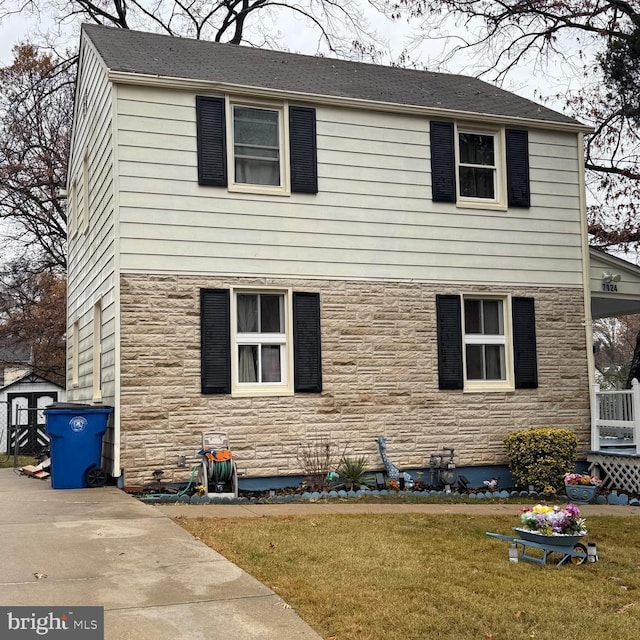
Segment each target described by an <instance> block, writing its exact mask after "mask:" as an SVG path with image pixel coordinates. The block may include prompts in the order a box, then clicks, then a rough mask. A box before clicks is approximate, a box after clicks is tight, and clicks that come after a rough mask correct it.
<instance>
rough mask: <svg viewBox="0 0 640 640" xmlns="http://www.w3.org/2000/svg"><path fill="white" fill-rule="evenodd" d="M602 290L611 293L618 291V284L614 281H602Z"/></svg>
mask: <svg viewBox="0 0 640 640" xmlns="http://www.w3.org/2000/svg"><path fill="white" fill-rule="evenodd" d="M602 290H603V291H611V292H613V293H617V292H618V285H617V284H616V283H615V282H603V283H602Z"/></svg>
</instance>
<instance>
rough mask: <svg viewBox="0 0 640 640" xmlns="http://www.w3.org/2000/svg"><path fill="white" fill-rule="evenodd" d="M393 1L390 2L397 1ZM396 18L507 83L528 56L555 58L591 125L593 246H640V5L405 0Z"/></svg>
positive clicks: (571, 107) (577, 112)
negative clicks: (571, 79)
mask: <svg viewBox="0 0 640 640" xmlns="http://www.w3.org/2000/svg"><path fill="white" fill-rule="evenodd" d="M391 1H393V0H391ZM394 8H395V17H396V18H400V17H404V16H407V15H408V16H410V17H413V18H417V19H419V20H421V21H422V35H423V37H441V38H450V39H451V40H450V41H451V42H453V43H455V44H454V45H453V46H452V47H450V50H449V53H448V57H449V59H450V58H451V57H453V56H455V55H457V54H459V53H460V51H461V50H467V51H469V50H470V51H472V52H474V54H475V58H474V59H475V60H477V61H482V62H481V63H480V64H481V65H482V68H481V69H480V70H479V71H480V73H479V75H484V76H486V77H488V78H489V79H492V80H494V81H498V82H500V81H503V80H504V79H505V78H506V77H507V75H508V74H510V73H511V72H513V71H517V70H518V69H520V68H522V66H524V65H525V64H526V63H532V62H533V64H536V65H538V66H539V67H541V68H542V69H543V70H544V69H545V68H548V66H550V65H551V64H552V63H556V64H557V65H560V66H562V68H563V69H564V70H565V71H567V70H568V71H569V72H571V73H573V74H575V75H576V77H578V78H579V79H580V81H581V84H582V89H581V90H579V91H576V92H573V93H570V94H568V95H566V96H565V104H566V109H567V111H568V112H569V113H570V114H571V115H574V116H575V117H577V118H579V119H580V120H582V121H583V122H585V123H586V124H590V125H592V126H593V127H594V130H595V131H594V133H593V134H592V135H590V136H588V137H587V139H586V149H585V166H586V169H587V180H588V185H589V187H590V189H591V190H592V192H593V194H594V196H593V197H594V204H593V205H592V206H590V209H589V222H590V232H591V234H592V242H593V244H595V245H597V246H600V247H608V246H611V245H618V244H623V245H629V244H635V245H638V244H639V243H640V222H639V221H638V213H640V210H639V207H640V139H639V137H638V124H639V123H640V5H639V4H638V2H637V1H626V0H609V1H604V0H482V1H480V2H477V1H474V0H434V1H427V0H399V2H398V3H397V4H396V5H395V7H394ZM451 17H453V18H455V19H456V20H457V23H456V25H457V27H458V29H457V31H456V32H455V33H454V32H452V31H451V30H450V22H449V20H450V18H451Z"/></svg>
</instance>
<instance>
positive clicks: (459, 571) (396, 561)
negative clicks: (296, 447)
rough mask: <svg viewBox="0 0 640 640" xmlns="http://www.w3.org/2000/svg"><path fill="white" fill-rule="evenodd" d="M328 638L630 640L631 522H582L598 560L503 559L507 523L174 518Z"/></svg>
mask: <svg viewBox="0 0 640 640" xmlns="http://www.w3.org/2000/svg"><path fill="white" fill-rule="evenodd" d="M177 521H178V522H179V523H180V524H181V526H183V527H184V528H185V529H187V530H188V531H190V532H191V533H192V534H193V535H195V536H197V537H198V538H200V539H201V540H202V541H203V542H205V543H206V544H208V545H209V546H211V547H212V548H214V549H216V550H217V551H219V552H220V553H222V554H223V555H225V556H226V557H227V558H229V559H230V560H232V561H233V562H235V563H236V564H238V565H239V566H241V567H242V568H244V569H245V570H246V571H248V572H249V573H251V574H252V575H254V576H255V577H256V578H257V579H258V580H260V581H262V582H264V583H265V584H267V585H268V586H269V587H271V588H272V589H273V590H274V591H275V592H276V593H278V594H279V595H280V596H282V598H283V599H284V600H286V601H287V602H288V603H289V604H290V605H291V606H292V607H293V608H294V609H295V610H296V611H297V612H298V613H299V615H300V616H301V617H302V618H304V619H305V620H306V621H307V622H308V623H309V624H310V625H311V626H312V627H313V628H315V629H316V630H317V631H318V633H319V634H320V635H321V636H323V637H324V638H335V640H351V639H354V640H355V639H358V640H396V639H397V640H432V639H441V638H446V639H451V640H520V639H525V638H526V639H529V638H537V639H538V640H555V639H556V638H557V639H558V640H585V639H586V638H612V639H614V640H627V639H629V640H631V639H634V640H635V638H637V637H638V633H639V631H638V630H639V629H640V591H639V590H638V589H639V588H640V519H638V518H632V517H627V518H614V517H589V518H588V521H587V525H588V528H589V536H588V537H587V538H585V541H586V540H589V541H592V542H596V543H597V545H598V554H599V556H600V561H599V562H597V563H595V564H591V563H588V564H587V563H585V564H583V565H582V566H567V567H559V568H558V567H555V566H551V565H548V566H539V565H534V564H531V563H525V562H519V563H517V564H514V563H509V562H508V545H507V543H506V542H500V541H498V540H495V539H492V538H489V537H487V536H485V535H484V533H485V531H494V532H498V533H503V534H511V527H512V526H516V525H517V518H514V517H513V516H467V515H423V514H408V515H404V514H403V515H371V514H366V515H348V516H346V515H345V516H343V515H326V516H324V515H323V516H316V517H299V518H261V519H260V520H256V519H237V520H223V519H207V518H194V519H188V520H186V519H180V518H179V519H177Z"/></svg>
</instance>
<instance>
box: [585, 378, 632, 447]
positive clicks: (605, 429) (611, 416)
mask: <svg viewBox="0 0 640 640" xmlns="http://www.w3.org/2000/svg"><path fill="white" fill-rule="evenodd" d="M592 400H593V401H592V403H591V407H592V416H591V449H592V450H593V451H606V450H610V451H616V450H618V451H624V452H625V453H629V452H632V453H640V451H639V448H638V447H639V445H640V382H638V381H637V380H635V379H634V380H633V384H632V387H631V389H625V390H624V391H617V390H614V391H601V390H600V385H598V384H596V385H594V386H593V399H592Z"/></svg>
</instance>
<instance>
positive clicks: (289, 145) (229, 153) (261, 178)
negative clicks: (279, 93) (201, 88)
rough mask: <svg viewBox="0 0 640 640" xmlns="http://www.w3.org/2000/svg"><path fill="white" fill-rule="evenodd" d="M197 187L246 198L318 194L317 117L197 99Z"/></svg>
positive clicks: (270, 106)
mask: <svg viewBox="0 0 640 640" xmlns="http://www.w3.org/2000/svg"><path fill="white" fill-rule="evenodd" d="M196 126H197V151H198V184H200V185H203V186H211V187H228V188H229V189H230V190H233V191H244V192H248V193H259V194H270V195H276V196H279V195H289V193H311V194H313V193H318V161H317V160H318V159H317V145H316V111H315V109H313V108H312V107H303V106H298V105H288V104H287V103H286V102H283V103H280V104H274V103H264V104H242V103H241V102H239V101H238V102H233V101H232V100H231V99H230V98H229V97H228V96H227V97H226V98H222V97H219V98H218V97H213V96H196Z"/></svg>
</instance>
